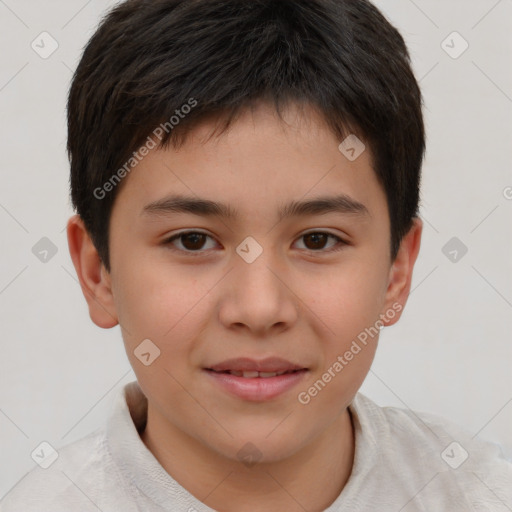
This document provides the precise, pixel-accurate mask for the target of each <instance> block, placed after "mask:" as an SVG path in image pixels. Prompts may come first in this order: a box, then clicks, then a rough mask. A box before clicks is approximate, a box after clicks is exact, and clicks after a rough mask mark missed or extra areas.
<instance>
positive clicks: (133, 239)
mask: <svg viewBox="0 0 512 512" xmlns="http://www.w3.org/2000/svg"><path fill="white" fill-rule="evenodd" d="M303 113H305V115H302V114H301V112H300V111H299V110H297V109H296V108H295V107H294V106H293V105H292V106H289V108H288V109H287V110H286V113H285V116H284V117H285V121H286V123H283V122H282V121H281V120H280V119H279V118H278V117H277V115H276V114H275V112H274V111H273V110H272V109H271V108H270V107H268V106H266V105H265V104H260V105H259V106H258V108H256V109H255V110H254V111H252V112H251V111H247V112H245V113H244V115H243V116H241V117H240V118H239V119H238V120H237V121H236V122H235V123H234V124H233V126H232V128H231V129H230V130H229V131H228V132H227V133H224V134H222V135H221V136H219V137H217V136H214V137H210V138H208V137H209V135H211V133H212V130H213V129H214V128H215V122H214V121H213V120H209V121H207V122H204V123H203V124H202V125H200V126H199V127H197V128H196V129H195V130H194V131H193V132H191V134H190V135H189V137H188V138H187V140H186V142H185V144H184V145H183V146H182V147H181V148H180V149H179V150H175V149H173V148H172V147H171V148H168V149H165V150H161V149H159V150H156V149H155V150H153V151H151V152H150V154H149V155H148V156H146V157H145V158H144V160H143V161H142V162H141V163H140V164H139V165H138V166H137V167H136V168H135V169H134V170H133V171H132V173H131V174H130V175H129V176H128V177H127V178H125V181H124V182H123V184H122V188H121V190H120V191H119V195H118V197H117V198H116V201H115V203H114V207H113V211H112V217H111V219H110V240H109V244H110V245H109V247H110V263H111V272H110V273H109V272H107V271H106V270H105V267H104V266H103V265H102V263H101V261H100V259H99V257H98V254H97V252H96V249H95V247H94V245H93V244H92V242H91V239H90V238H89V236H88V233H87V231H86V229H85V228H84V225H83V223H82V221H81V220H80V218H79V217H78V216H74V217H72V218H71V219H70V220H69V223H68V228H67V229H68V241H69V248H70V253H71V257H72V259H73V263H74V265H75V268H76V271H77V274H78V277H79V280H80V284H81V287H82V290H83V293H84V296H85V298H86V300H87V302H88V305H89V311H90V316H91V318H92V320H93V321H94V322H95V323H96V324H97V325H98V326H100V327H103V328H110V327H113V326H115V325H117V324H118V323H119V324H120V325H121V331H122V335H123V340H124V343H125V347H126V353H127V355H128V357H129V359H130V362H131V364H132V366H133V368H134V371H135V373H136V375H137V379H138V381H139V384H140V386H141V388H142V390H143V392H144V394H145V395H146V397H147V398H148V422H147V427H146V430H145V431H144V433H143V434H142V435H141V437H142V440H143V441H144V443H145V444H146V446H147V447H148V448H149V450H150V451H151V452H152V453H153V454H154V455H155V457H156V458H157V459H158V460H159V462H160V463H161V464H162V466H163V467H164V468H165V469H166V471H167V472H168V473H169V474H170V475H172V476H173V478H174V479H175V480H177V481H178V482H179V483H180V484H181V485H183V486H184V487H185V488H186V489H187V490H189V491H190V492H191V493H192V494H193V495H195V496H196V497H197V498H198V499H200V500H203V501H204V502H205V503H206V504H207V505H209V506H210V507H212V508H214V509H216V510H219V511H226V512H231V511H233V512H234V511H237V512H239V511H242V512H245V511H251V512H259V511H266V512H269V511H270V512H272V511H281V510H288V511H296V510H297V511H299V510H300V511H303V510H304V509H305V510H308V511H320V510H323V509H325V508H326V507H328V506H329V505H330V504H331V503H332V502H333V501H334V500H335V499H336V498H337V496H338V495H339V493H340V492H341V491H342V489H343V487H344V486H345V484H346V482H347V480H348V478H349V476H350V472H351V470H352V465H353V460H354V429H353V423H352V420H351V415H350V414H349V411H348V409H347V406H348V405H349V404H350V403H351V401H352V399H353V398H354V396H355V394H356V392H357V390H358V389H359V388H360V386H361V384H362V383H363V381H364V379H365V377H366V375H367V373H368V371H369V369H370V366H371V363H372V361H373V358H374V354H375V350H376V348H377V341H378V335H377V336H375V337H374V338H373V339H372V340H370V341H369V342H368V344H367V345H366V346H365V347H364V348H363V349H362V350H361V351H360V352H359V353H358V354H357V355H355V356H354V358H353V359H352V360H351V361H350V362H349V363H348V364H347V365H346V366H345V367H344V368H343V371H341V372H340V373H338V374H336V377H335V378H332V380H331V382H329V383H328V384H327V385H326V386H325V387H324V388H323V389H322V391H321V392H319V393H318V394H317V395H316V396H315V397H313V398H311V401H310V402H309V403H308V404H307V405H304V404H301V403H299V401H298V399H297V395H298V393H299V392H301V391H307V390H308V388H309V387H310V386H311V385H312V384H313V383H314V382H315V381H317V380H318V379H319V378H321V376H322V374H323V373H324V372H325V371H326V370H327V369H328V368H329V367H331V366H332V365H333V363H334V362H335V361H336V360H337V357H338V356H339V355H343V354H344V353H345V352H346V351H347V350H348V349H349V347H350V346H351V344H352V341H353V340H354V339H356V337H357V336H358V334H359V333H361V332H362V331H364V329H365V328H368V327H370V326H373V325H375V322H376V321H377V320H378V319H379V318H382V317H381V315H384V318H383V324H384V325H392V324H393V323H395V322H396V321H397V320H398V319H399V318H400V315H401V312H396V311H395V312H396V314H394V315H393V318H389V316H390V315H389V314H387V312H389V310H391V309H393V305H395V308H394V309H395V310H396V305H397V304H399V305H401V306H402V307H403V306H404V305H405V303H406V300H407V297H408V294H409V291H410V286H411V278H412V272H413V266H414V263H415V261H416V257H417V255H418V251H419V248H420V240H421V232H422V223H421V221H420V220H419V219H415V222H414V225H413V227H412V228H411V230H410V231H409V233H408V234H407V235H406V237H405V238H404V239H403V240H402V243H401V247H400V251H399V253H398V256H397V258H396V259H395V260H394V261H391V259H390V256H389V247H390V246H389V244H390V224H389V216H388V212H387V203H386V196H385V193H384V191H383V189H382V187H381V186H380V184H379V183H378V181H377V178H376V175H375V172H374V170H373V169H372V159H371V153H370V149H369V148H368V147H367V149H366V151H365V152H363V154H362V155H361V156H360V157H359V158H357V159H356V160H355V161H354V162H350V161H349V160H348V159H347V158H345V156H344V155H343V154H342V153H341V152H340V151H339V150H338V145H339V143H340V141H338V140H337V139H336V137H335V136H334V135H333V134H332V133H331V132H330V131H329V129H328V128H327V126H326V124H325V122H324V121H323V119H322V118H321V117H320V115H319V114H318V113H317V112H315V111H314V110H313V109H311V108H309V107H308V108H306V109H305V110H304V112H303ZM171 193H172V194H176V193H179V194H183V195H187V196H192V197H197V196H198V197H201V198H205V199H211V200H215V201H219V202H223V203H226V204H228V205H230V206H231V207H232V208H233V209H236V210H237V212H238V214H239V216H238V217H237V218H236V219H219V218H214V217H212V218H209V217H202V216H198V215H195V214H191V213H179V214H176V213H175V214H174V215H173V214H159V215H153V216H151V215H147V214H144V213H143V209H144V206H145V205H147V204H149V203H152V202H154V201H157V200H159V199H162V198H164V197H165V196H167V195H168V194H171ZM334 193H336V194H337V193H344V194H346V195H348V196H350V197H351V198H352V199H354V200H356V201H358V202H360V203H362V204H363V205H364V206H365V207H366V208H367V210H368V214H367V215H355V214H346V213H339V212H331V213H328V214H323V215H310V216H303V217H290V218H285V219H283V220H281V221H279V222H278V219H277V211H278V208H279V207H280V206H282V205H283V204H286V203H288V202H290V201H292V200H296V201H299V200H305V199H313V198H317V197H322V196H332V195H334ZM187 230H199V231H200V232H203V233H206V234H208V235H210V237H211V238H208V237H207V238H205V239H204V240H203V241H202V242H201V241H199V243H198V242H197V241H196V242H195V243H194V240H192V241H191V240H190V238H189V239H187V238H186V237H185V238H183V237H182V238H181V239H180V238H178V239H176V240H175V241H174V242H173V243H172V244H171V243H167V244H166V243H165V241H166V239H168V238H169V237H170V236H171V235H174V234H176V233H178V232H180V231H187ZM319 231H320V232H327V233H329V234H332V235H334V236H339V237H340V238H341V239H343V240H345V242H346V244H343V245H339V242H338V241H337V239H335V238H331V237H329V238H326V239H320V242H319V241H315V240H311V239H309V238H308V237H304V234H305V232H308V233H311V232H319ZM248 236H251V237H253V238H254V239H255V240H256V241H257V242H258V243H259V244H260V246H261V247H262V248H263V253H262V254H261V255H260V256H259V257H258V258H257V259H256V260H255V261H254V262H253V263H250V264H248V263H247V262H246V261H244V260H243V259H242V258H241V257H240V256H239V255H238V254H237V253H236V248H237V247H238V246H239V245H240V243H241V242H242V241H243V240H244V239H245V238H246V237H248ZM336 247H341V250H339V251H336V252H333V251H331V252H329V250H330V249H333V248H336ZM172 248H174V250H173V249H172ZM187 250H188V253H187ZM193 251H195V254H197V253H198V252H199V256H197V255H195V256H194V255H191V253H192V252H193ZM201 251H202V253H201ZM147 338H149V339H151V340H152V342H153V343H154V344H155V345H157V346H158V348H159V349H160V351H161V353H160V357H158V358H157V359H156V360H155V361H154V362H153V363H152V364H151V365H149V366H144V365H143V364H141V362H140V361H139V360H138V359H137V358H136V357H135V355H134V350H135V349H136V347H137V346H138V345H139V344H140V343H141V341H142V340H144V339H147ZM242 356H246V357H252V358H256V359H262V358H264V357H267V356H280V357H283V358H285V359H288V360H291V361H293V362H294V363H298V364H300V365H301V366H303V367H306V368H308V369H309V372H308V373H307V374H306V376H305V377H304V379H303V381H302V382H301V383H300V384H299V385H298V386H296V387H294V388H293V389H292V390H290V391H287V392H285V393H284V394H282V395H280V396H278V397H276V398H274V399H272V400H270V401H267V402H249V401H246V400H242V399H240V398H238V397H233V396H231V395H228V394H227V393H226V392H225V391H223V390H222V389H221V388H220V387H218V386H217V385H215V384H214V383H212V379H211V378H210V377H209V376H208V375H206V374H205V372H204V371H203V370H202V369H203V368H204V367H208V366H211V365H213V364H215V363H218V362H221V361H223V360H225V359H228V358H232V357H242ZM247 442H251V443H252V444H253V445H255V446H256V447H257V449H258V450H259V452H260V453H261V459H260V460H259V462H258V463H257V464H255V465H253V466H251V467H248V466H246V465H244V464H243V463H241V462H240V461H239V459H238V458H237V452H238V451H239V450H240V449H241V448H242V447H243V446H244V445H245V444H246V443H247Z"/></svg>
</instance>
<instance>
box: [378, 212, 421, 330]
mask: <svg viewBox="0 0 512 512" xmlns="http://www.w3.org/2000/svg"><path fill="white" fill-rule="evenodd" d="M422 231H423V221H422V220H421V219H419V218H418V217H416V218H414V220H413V225H412V227H411V229H410V230H409V232H408V233H407V235H405V236H404V238H403V239H402V242H401V243H400V249H399V250H398V254H397V256H396V258H395V261H394V262H393V264H392V265H391V268H390V270H389V279H388V287H387V290H386V300H385V304H384V309H383V311H382V313H381V320H382V322H383V324H384V325H386V326H390V325H393V324H395V323H396V322H398V320H399V318H400V317H401V316H402V311H403V309H404V307H405V304H406V302H407V298H408V297H409V293H410V290H411V282H412V271H413V268H414V264H415V263H416V258H417V257H418V253H419V251H420V245H421V233H422ZM391 311H393V315H392V316H391V314H389V313H390V312H391ZM386 312H387V313H388V314H386Z"/></svg>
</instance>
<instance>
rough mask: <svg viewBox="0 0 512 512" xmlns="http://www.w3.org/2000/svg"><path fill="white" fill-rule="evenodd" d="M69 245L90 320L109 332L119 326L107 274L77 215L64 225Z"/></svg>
mask: <svg viewBox="0 0 512 512" xmlns="http://www.w3.org/2000/svg"><path fill="white" fill-rule="evenodd" d="M67 236H68V246H69V253H70V255H71V259H72V260H73V265H74V267H75V270H76V273H77V276H78V280H79V282H80V287H81V288H82V293H83V294H84V297H85V300H86V301H87V304H88V306H89V315H90V317H91V320H92V321H93V322H94V323H95V324H96V325H97V326H99V327H103V328H104V329H109V328H111V327H114V326H116V325H117V324H118V318H117V313H116V308H115V303H114V296H113V293H112V285H111V280H110V274H109V273H108V272H107V271H106V269H105V267H104V265H103V263H102V262H101V259H100V257H99V254H98V251H97V250H96V247H95V246H94V244H93V242H92V240H91V238H90V236H89V233H88V232H87V229H86V228H85V225H84V223H83V221H82V219H81V218H80V216H79V215H74V216H73V217H71V218H70V219H69V221H68V225H67Z"/></svg>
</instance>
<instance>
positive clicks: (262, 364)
mask: <svg viewBox="0 0 512 512" xmlns="http://www.w3.org/2000/svg"><path fill="white" fill-rule="evenodd" d="M207 369H208V370H214V371H216V372H226V371H237V372H243V371H248V372H249V371H256V372H287V371H293V370H303V369H306V368H305V367H304V366H300V365H298V364H295V363H292V362H290V361H287V360H286V359H282V358H280V357H267V358H265V359H260V360H257V359H251V358H249V357H237V358H236V359H228V360H226V361H222V362H221V363H218V364H215V365H213V366H209V367H208V368H207Z"/></svg>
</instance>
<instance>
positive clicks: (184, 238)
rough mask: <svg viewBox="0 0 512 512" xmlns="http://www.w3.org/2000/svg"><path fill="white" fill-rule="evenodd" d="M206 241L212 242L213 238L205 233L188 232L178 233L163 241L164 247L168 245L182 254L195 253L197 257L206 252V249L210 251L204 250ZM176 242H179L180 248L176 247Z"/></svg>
mask: <svg viewBox="0 0 512 512" xmlns="http://www.w3.org/2000/svg"><path fill="white" fill-rule="evenodd" d="M208 239H211V240H213V238H212V237H211V236H209V235H207V234H206V233H201V232H199V231H188V232H183V233H178V234H177V235H174V236H172V237H171V238H169V239H167V240H165V241H164V245H170V246H172V248H173V249H175V250H177V251H181V252H184V253H197V254H198V255H199V254H202V253H203V252H206V250H207V249H211V247H207V248H205V244H206V242H207V240H208ZM176 242H180V245H181V247H180V246H179V245H177V244H176Z"/></svg>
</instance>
